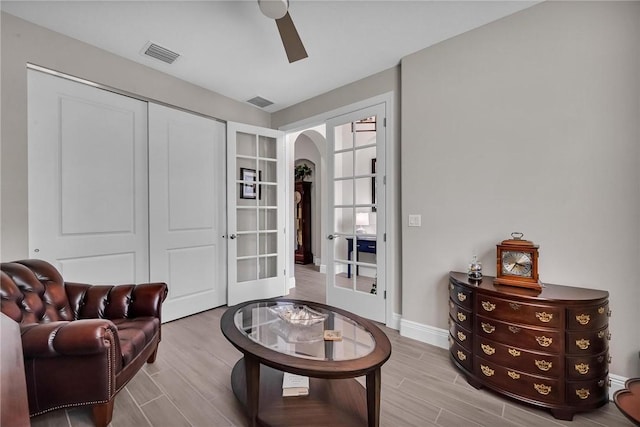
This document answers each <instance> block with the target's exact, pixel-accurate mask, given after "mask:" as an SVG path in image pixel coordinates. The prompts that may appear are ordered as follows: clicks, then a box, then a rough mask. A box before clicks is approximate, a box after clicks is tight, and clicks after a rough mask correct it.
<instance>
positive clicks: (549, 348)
mask: <svg viewBox="0 0 640 427" xmlns="http://www.w3.org/2000/svg"><path fill="white" fill-rule="evenodd" d="M493 280H494V278H493V277H488V276H485V277H483V279H482V281H480V282H473V281H470V280H469V279H468V278H467V274H466V273H457V272H451V273H450V274H449V334H450V335H449V348H450V351H451V360H452V361H453V363H454V364H455V365H456V366H457V367H458V368H459V369H460V370H461V371H462V373H463V374H464V375H465V377H466V378H467V381H468V382H469V383H470V384H471V385H473V386H474V387H476V388H480V387H488V388H490V389H492V390H494V391H496V392H498V393H501V394H503V395H505V396H508V397H511V398H514V399H517V400H520V401H522V402H525V403H528V404H532V405H536V406H540V407H543V408H548V409H550V410H551V413H552V414H553V416H554V417H556V418H559V419H563V420H572V419H573V415H574V414H575V413H576V412H584V411H589V410H593V409H595V408H598V407H600V406H602V405H604V404H605V403H607V402H608V400H609V394H608V388H609V380H608V373H609V362H610V360H609V339H610V335H609V331H608V322H609V316H610V312H609V306H608V298H609V293H608V292H605V291H599V290H594V289H583V288H575V287H569V286H558V285H544V288H543V289H542V292H537V291H535V290H531V289H525V288H518V287H512V286H503V285H494V284H493Z"/></svg>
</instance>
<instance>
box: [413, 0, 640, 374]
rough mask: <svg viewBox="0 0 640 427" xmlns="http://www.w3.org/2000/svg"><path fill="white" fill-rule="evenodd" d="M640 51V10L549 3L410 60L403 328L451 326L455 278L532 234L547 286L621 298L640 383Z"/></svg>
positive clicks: (617, 311)
mask: <svg viewBox="0 0 640 427" xmlns="http://www.w3.org/2000/svg"><path fill="white" fill-rule="evenodd" d="M639 46H640V3H639V2H545V3H542V4H539V5H537V6H534V7H532V8H530V9H527V10H525V11H522V12H519V13H517V14H515V15H512V16H510V17H507V18H504V19H502V20H500V21H497V22H495V23H491V24H489V25H486V26H484V27H482V28H479V29H476V30H473V31H470V32H468V33H466V34H463V35H461V36H458V37H456V38H454V39H451V40H448V41H445V42H442V43H440V44H438V45H436V46H433V47H431V48H428V49H425V50H423V51H420V52H418V53H415V54H413V55H411V56H408V57H406V58H404V59H403V61H402V65H401V68H402V108H401V111H402V139H403V142H402V159H401V161H402V222H403V223H402V241H403V251H402V252H403V259H402V275H403V282H402V288H403V301H402V309H403V311H402V314H403V319H408V320H411V321H414V322H418V323H421V324H426V325H431V326H435V327H438V328H443V329H444V328H446V326H447V313H448V307H447V304H446V301H447V297H448V296H447V276H448V272H449V271H450V270H458V271H464V270H465V268H466V266H467V264H468V262H469V260H470V259H471V256H472V255H473V254H475V253H477V254H478V255H479V256H480V259H481V261H482V262H483V264H484V268H485V274H487V275H493V274H495V245H496V244H497V243H498V242H500V241H501V240H503V239H506V238H509V234H510V233H511V232H512V231H521V232H523V233H524V234H525V238H527V239H529V240H532V241H534V242H535V243H537V244H539V245H540V269H539V272H540V278H541V280H542V281H543V282H547V283H556V284H563V285H570V286H580V287H587V288H597V289H605V290H608V291H609V292H610V307H611V309H612V311H613V317H612V318H611V319H610V330H611V332H612V336H613V338H612V341H611V355H612V357H613V363H612V365H611V367H610V372H612V373H615V374H618V375H623V376H638V374H640V363H639V361H638V350H640V329H638V328H637V325H638V314H637V313H638V307H640V275H639V274H638V272H639V268H640V262H639V261H640V125H639V123H640V48H639ZM409 214H421V215H422V227H421V228H408V227H407V216H408V215H409Z"/></svg>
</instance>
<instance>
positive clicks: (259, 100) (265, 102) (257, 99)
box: [247, 96, 273, 108]
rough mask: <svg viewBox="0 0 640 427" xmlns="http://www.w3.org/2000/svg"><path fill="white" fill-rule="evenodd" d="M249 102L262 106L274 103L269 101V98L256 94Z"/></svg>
mask: <svg viewBox="0 0 640 427" xmlns="http://www.w3.org/2000/svg"><path fill="white" fill-rule="evenodd" d="M247 102H248V103H249V104H253V105H255V106H257V107H260V108H264V107H268V106H269V105H271V104H273V102H271V101H269V100H268V99H264V98H262V97H261V96H256V97H255V98H251V99H250V100H248V101H247Z"/></svg>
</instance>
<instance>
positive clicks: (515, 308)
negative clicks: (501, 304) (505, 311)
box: [509, 302, 522, 311]
mask: <svg viewBox="0 0 640 427" xmlns="http://www.w3.org/2000/svg"><path fill="white" fill-rule="evenodd" d="M509 307H511V309H512V310H514V311H517V310H520V307H522V306H521V305H520V304H518V303H515V302H510V303H509Z"/></svg>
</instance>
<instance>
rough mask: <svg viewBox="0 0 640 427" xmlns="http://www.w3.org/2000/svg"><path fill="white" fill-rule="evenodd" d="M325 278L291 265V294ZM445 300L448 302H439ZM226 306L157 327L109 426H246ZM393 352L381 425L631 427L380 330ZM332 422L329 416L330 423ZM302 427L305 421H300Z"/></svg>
mask: <svg viewBox="0 0 640 427" xmlns="http://www.w3.org/2000/svg"><path fill="white" fill-rule="evenodd" d="M324 280H325V275H324V274H320V273H318V272H316V271H315V270H314V269H313V267H312V266H296V288H295V289H294V290H292V292H291V293H290V295H289V296H290V297H292V298H299V299H306V300H311V301H318V302H325V291H324V286H325V284H324ZM443 304H446V301H443ZM225 309H226V307H220V308H217V309H214V310H210V311H206V312H204V313H200V314H197V315H194V316H190V317H187V318H184V319H180V320H176V321H173V322H169V323H166V324H164V325H163V326H162V342H161V343H160V349H159V351H158V358H157V359H156V362H155V363H154V364H152V365H149V364H147V365H145V367H144V368H143V369H142V370H141V371H140V373H138V375H136V377H135V378H133V380H131V382H130V383H129V384H128V385H127V387H125V389H124V390H122V391H121V392H120V393H119V394H118V395H117V397H116V401H115V408H114V414H113V421H112V422H111V424H110V426H111V427H143V426H156V427H179V426H185V427H190V426H203V427H205V426H206V427H223V426H224V427H227V426H245V425H247V421H246V418H245V416H244V413H243V410H242V408H241V407H240V405H239V404H238V402H237V401H236V398H235V396H234V395H233V392H232V391H231V385H230V373H231V368H232V367H233V365H234V364H235V363H236V361H237V360H238V359H239V358H240V357H241V354H240V353H239V352H238V351H237V350H235V348H233V346H231V344H229V342H228V341H227V340H226V339H225V338H224V337H223V335H222V333H221V332H220V326H219V325H220V317H221V316H222V313H224V310H225ZM382 329H383V330H384V331H385V333H387V335H388V336H389V339H390V340H391V343H392V348H393V350H392V354H391V358H390V359H389V361H388V362H387V363H386V364H385V365H384V366H383V367H382V401H381V406H382V409H381V425H382V426H384V427H413V426H420V427H422V426H425V427H427V426H443V427H447V426H452V427H458V426H491V427H494V426H496V427H501V426H505V427H515V426H524V427H538V426H540V427H542V426H545V427H546V426H550V427H557V426H575V427H583V426H584V427H602V426H609V427H617V426H623V427H628V426H631V425H632V424H631V423H630V422H629V421H627V420H626V419H625V418H624V417H623V416H622V414H621V413H620V412H619V411H618V410H617V408H616V407H615V405H614V404H613V403H610V404H609V405H605V406H604V407H603V408H601V409H599V410H597V411H594V412H591V413H588V414H584V415H582V414H578V415H576V416H575V417H574V421H573V422H569V421H559V420H556V419H554V418H553V417H552V416H551V415H550V414H549V413H548V412H546V411H543V410H539V409H534V408H531V407H528V406H525V405H522V404H519V403H516V402H513V401H511V400H506V399H504V398H502V397H499V396H497V395H495V394H492V393H491V392H489V391H487V390H476V389H474V388H473V387H471V386H469V385H468V384H467V382H466V381H465V379H464V378H463V377H461V376H460V375H458V372H457V371H456V370H455V369H454V368H453V367H452V365H451V363H450V361H449V356H448V351H447V350H444V349H441V348H437V347H433V346H430V345H427V344H424V343H421V342H418V341H415V340H412V339H409V338H405V337H401V336H400V335H399V334H398V332H397V331H395V330H392V329H389V328H386V327H382ZM31 423H32V426H34V427H81V426H91V425H93V424H92V422H91V418H90V411H89V410H88V409H86V408H74V409H69V410H59V411H55V412H51V413H48V414H45V415H41V416H38V417H34V418H32V419H31ZM327 426H331V420H327ZM300 427H303V426H300Z"/></svg>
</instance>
